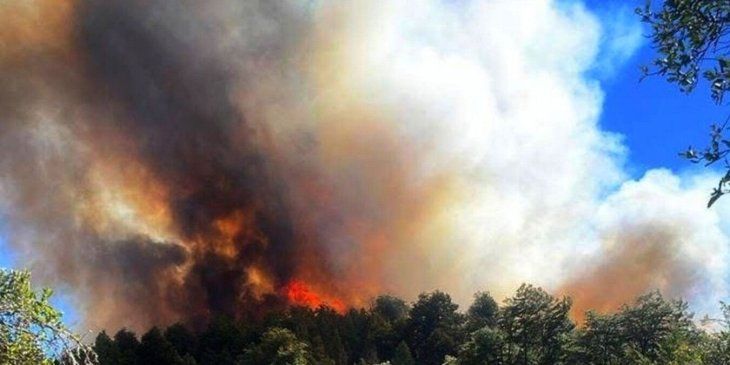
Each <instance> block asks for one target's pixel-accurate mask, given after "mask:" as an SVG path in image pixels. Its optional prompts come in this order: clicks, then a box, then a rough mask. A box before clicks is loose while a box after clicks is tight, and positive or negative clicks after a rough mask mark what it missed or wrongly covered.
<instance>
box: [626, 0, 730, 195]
mask: <svg viewBox="0 0 730 365" xmlns="http://www.w3.org/2000/svg"><path fill="white" fill-rule="evenodd" d="M636 11H637V13H638V14H639V15H640V16H641V19H642V21H643V22H644V23H646V24H648V25H649V27H650V29H651V33H650V35H649V36H650V39H651V42H652V45H653V46H654V48H655V49H656V51H657V52H658V57H657V58H656V59H655V60H654V61H653V63H652V64H651V66H644V67H643V69H642V70H643V73H644V75H645V76H649V75H659V76H661V77H664V78H666V80H667V81H669V82H671V83H674V84H676V85H677V86H678V87H679V89H680V90H681V91H682V92H685V93H689V92H692V91H693V90H694V89H695V88H696V87H697V85H703V84H704V83H703V82H702V81H704V82H706V84H707V87H708V88H709V90H710V95H711V98H712V100H713V101H714V102H715V103H716V104H718V105H725V104H724V102H723V101H724V96H725V93H726V92H727V91H728V90H730V37H729V35H730V2H728V1H727V0H702V1H697V0H666V1H663V2H662V3H661V6H659V7H658V8H655V7H654V6H653V4H652V3H651V1H648V2H647V3H646V6H645V7H643V8H638V9H637V10H636ZM728 121H730V116H729V117H728V119H726V120H725V121H723V122H715V123H713V124H712V125H711V127H710V141H709V145H708V146H707V147H705V148H703V149H700V150H697V149H695V148H694V147H692V146H690V147H689V148H687V150H686V151H684V152H682V153H680V155H681V156H683V157H684V158H687V159H688V160H690V161H692V162H694V163H704V164H705V165H707V166H709V165H713V164H715V163H717V162H724V163H725V170H726V172H725V175H724V176H723V177H722V178H721V179H720V181H719V182H718V184H717V186H716V187H715V188H714V190H713V191H712V194H711V195H710V199H709V201H708V204H707V205H708V207H710V206H712V204H714V203H715V202H716V201H717V199H719V198H720V197H721V196H722V195H724V194H726V193H728V192H730V185H728V184H730V163H728V161H727V159H726V157H727V156H728V154H729V153H730V140H728V138H727V137H726V136H725V134H726V132H727V128H728V127H729V126H728Z"/></svg>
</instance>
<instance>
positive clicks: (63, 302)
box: [0, 0, 727, 323]
mask: <svg viewBox="0 0 730 365" xmlns="http://www.w3.org/2000/svg"><path fill="white" fill-rule="evenodd" d="M634 3H636V4H638V5H641V4H643V0H641V1H636V2H633V1H603V0H589V1H587V3H586V6H587V8H588V9H589V10H590V11H591V12H593V13H594V14H596V15H597V16H598V17H599V19H600V21H601V23H602V24H604V27H605V30H606V32H605V34H606V37H609V38H610V37H611V36H613V35H616V34H618V35H621V34H622V31H625V30H626V29H632V27H636V26H637V17H635V16H634V15H633V7H634V5H633V4H634ZM612 27H613V28H612ZM604 38H605V37H604ZM604 41H605V42H603V43H602V47H603V50H602V51H601V52H599V57H598V60H599V62H598V63H597V65H596V69H595V70H594V71H593V72H594V73H595V78H596V79H598V80H599V81H600V84H601V89H602V90H603V92H604V94H605V95H604V103H603V108H602V112H601V117H600V120H599V123H600V125H601V128H602V129H603V130H605V131H608V132H615V133H618V134H620V135H622V136H623V137H622V138H623V144H624V146H625V147H626V150H627V159H626V164H627V169H626V170H627V172H628V173H629V174H630V175H631V176H630V177H631V178H634V179H638V178H640V177H641V176H642V175H643V174H644V173H645V172H646V171H647V170H650V169H654V168H661V167H663V168H668V169H670V170H672V171H674V172H675V173H680V174H681V173H682V171H684V170H686V169H690V168H693V166H691V164H689V163H688V162H687V161H685V160H682V159H681V158H679V157H678V155H677V153H678V152H679V151H681V150H682V149H684V148H686V147H687V146H688V145H690V144H692V145H695V146H699V147H702V146H703V145H704V143H705V142H706V139H707V132H708V126H709V124H710V123H712V122H716V121H719V120H722V119H724V117H725V114H726V112H727V111H726V109H725V108H722V107H718V106H715V105H713V104H712V102H711V100H710V98H709V95H708V93H707V91H706V90H705V89H704V88H702V87H700V88H698V90H696V92H694V93H692V94H689V95H685V94H682V93H680V92H679V91H678V89H677V88H676V87H675V86H674V85H671V84H669V83H667V82H666V81H664V80H663V79H661V78H659V77H652V78H648V79H646V80H644V81H642V82H639V79H640V76H641V75H640V72H639V66H640V65H642V64H647V63H649V62H651V60H652V58H653V57H654V51H653V50H652V49H651V48H650V46H649V43H648V40H647V39H644V38H642V39H640V42H639V43H638V46H637V47H638V48H632V52H629V53H627V54H624V55H623V57H618V58H616V56H615V54H614V53H615V52H610V51H611V50H610V49H608V48H610V47H612V46H614V43H612V42H611V39H608V38H605V39H604ZM607 49H608V50H607ZM608 54H613V55H612V56H611V57H609V58H608V59H602V56H603V55H608ZM607 57H608V56H607ZM708 193H709V187H708ZM2 232H3V226H2V217H1V216H0V266H5V267H8V266H10V267H15V266H18V265H19V263H18V262H17V260H15V258H14V255H13V254H12V252H10V251H9V249H8V246H7V244H6V242H4V241H3V234H2ZM55 303H56V304H57V305H58V306H59V307H60V308H61V309H62V310H63V311H64V312H65V313H67V316H66V320H67V322H69V323H74V322H75V321H76V320H77V319H78V316H77V314H76V313H75V311H74V310H73V307H72V305H70V301H69V300H68V297H66V296H64V295H63V293H61V295H57V296H56V299H55Z"/></svg>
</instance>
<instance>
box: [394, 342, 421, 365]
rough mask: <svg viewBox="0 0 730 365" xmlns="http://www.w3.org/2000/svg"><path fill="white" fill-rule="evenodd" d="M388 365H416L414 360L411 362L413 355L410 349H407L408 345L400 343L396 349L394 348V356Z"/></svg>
mask: <svg viewBox="0 0 730 365" xmlns="http://www.w3.org/2000/svg"><path fill="white" fill-rule="evenodd" d="M390 363H391V364H393V365H416V360H413V355H411V349H409V348H408V345H407V344H406V343H405V342H403V341H401V343H400V344H398V347H396V348H395V355H393V359H391V360H390Z"/></svg>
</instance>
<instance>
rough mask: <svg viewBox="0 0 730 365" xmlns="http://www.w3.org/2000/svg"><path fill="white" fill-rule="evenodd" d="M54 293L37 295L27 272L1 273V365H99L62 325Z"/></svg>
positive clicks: (88, 349)
mask: <svg viewBox="0 0 730 365" xmlns="http://www.w3.org/2000/svg"><path fill="white" fill-rule="evenodd" d="M52 294H53V292H52V291H51V290H50V289H44V290H41V291H35V290H34V289H33V288H32V286H31V282H30V274H29V273H28V272H27V271H16V270H7V269H0V364H14V365H26V364H27V365H38V364H53V363H54V362H61V363H64V364H74V365H75V364H84V365H87V364H95V363H96V362H95V361H96V356H95V355H94V353H93V351H91V349H90V348H89V347H87V346H85V345H84V344H83V343H82V342H81V340H80V339H79V338H78V337H77V336H76V335H74V334H73V333H72V332H71V331H69V330H68V329H67V328H66V327H65V326H64V325H63V323H62V322H61V313H60V312H59V311H58V310H56V309H55V308H53V306H52V305H51V304H50V303H49V300H50V298H51V295H52Z"/></svg>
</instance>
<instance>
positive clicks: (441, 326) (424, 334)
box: [406, 291, 464, 365]
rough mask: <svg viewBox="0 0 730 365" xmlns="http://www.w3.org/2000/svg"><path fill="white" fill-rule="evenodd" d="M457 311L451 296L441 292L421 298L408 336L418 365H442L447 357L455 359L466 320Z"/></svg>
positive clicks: (413, 315)
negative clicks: (451, 356)
mask: <svg viewBox="0 0 730 365" xmlns="http://www.w3.org/2000/svg"><path fill="white" fill-rule="evenodd" d="M458 308H459V306H458V305H457V304H455V303H453V302H452V301H451V297H450V296H449V295H448V294H446V293H443V292H440V291H435V292H433V293H428V294H421V295H419V296H418V301H416V303H415V304H413V307H412V308H411V312H410V318H409V323H408V328H407V333H406V339H407V341H408V343H409V347H410V348H411V350H412V351H413V355H414V358H415V359H416V362H417V363H418V364H424V365H432V364H433V365H437V364H438V365H440V364H441V363H442V362H443V361H444V358H445V357H446V355H456V353H457V352H458V348H459V345H460V344H461V341H462V340H463V338H464V332H463V328H462V324H463V322H464V317H463V315H462V314H461V313H459V312H457V309H458Z"/></svg>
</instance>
